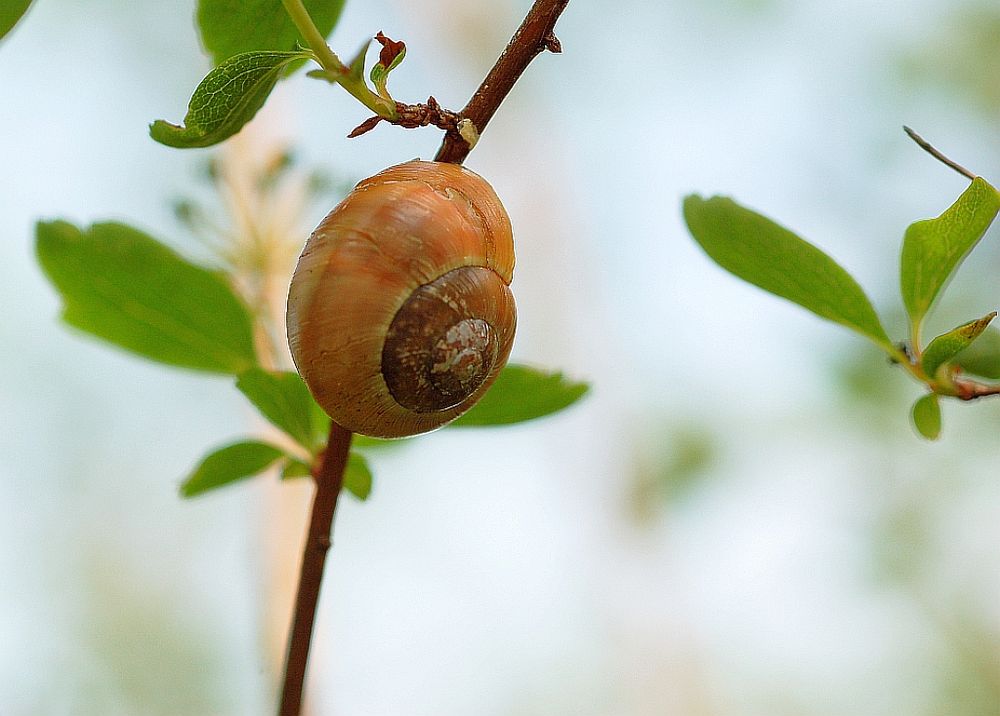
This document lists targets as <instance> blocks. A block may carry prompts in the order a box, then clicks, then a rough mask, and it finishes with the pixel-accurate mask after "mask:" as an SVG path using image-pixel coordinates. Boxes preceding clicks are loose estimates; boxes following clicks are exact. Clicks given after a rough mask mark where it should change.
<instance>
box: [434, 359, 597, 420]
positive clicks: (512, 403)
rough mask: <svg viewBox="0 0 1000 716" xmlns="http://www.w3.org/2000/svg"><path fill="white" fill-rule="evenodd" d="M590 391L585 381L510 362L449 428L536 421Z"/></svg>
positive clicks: (568, 404)
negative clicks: (478, 398) (572, 379)
mask: <svg viewBox="0 0 1000 716" xmlns="http://www.w3.org/2000/svg"><path fill="white" fill-rule="evenodd" d="M588 390H590V386H589V385H587V384H586V383H577V382H574V381H570V380H567V379H566V378H564V377H563V374H562V373H546V372H543V371H540V370H535V369H534V368H528V367H527V366H523V365H508V366H507V367H505V368H504V369H503V370H502V371H500V375H499V376H498V377H497V379H496V382H495V383H494V384H493V385H492V386H491V387H490V389H489V390H488V391H487V392H486V395H484V396H483V397H482V399H481V400H480V401H479V402H478V403H476V404H475V405H474V406H473V407H472V408H471V409H470V410H469V412H467V413H465V414H464V415H462V416H461V417H459V418H458V419H457V420H455V421H454V422H453V423H451V425H450V426H449V427H458V428H462V427H479V426H484V425H509V424H512V423H522V422H524V421H526V420H534V419H535V418H541V417H544V416H546V415H551V414H552V413H556V412H558V411H560V410H562V409H563V408H567V407H569V406H570V405H572V404H573V403H575V402H576V401H578V400H579V399H580V398H582V397H583V396H584V395H586V393H587V391H588Z"/></svg>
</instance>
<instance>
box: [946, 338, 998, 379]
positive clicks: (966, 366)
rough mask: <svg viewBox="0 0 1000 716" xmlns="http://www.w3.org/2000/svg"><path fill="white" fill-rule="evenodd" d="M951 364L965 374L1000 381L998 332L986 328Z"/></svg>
mask: <svg viewBox="0 0 1000 716" xmlns="http://www.w3.org/2000/svg"><path fill="white" fill-rule="evenodd" d="M952 363H954V364H955V365H956V366H958V367H959V368H961V369H962V371H964V372H966V373H971V374H973V375H978V376H980V377H982V378H989V379H990V380H1000V331H998V330H997V329H996V328H987V329H986V330H985V331H983V334H982V335H981V336H979V338H977V339H976V340H975V341H973V342H972V345H970V346H969V347H968V348H966V349H965V350H964V351H962V352H961V353H959V354H958V355H957V356H956V357H955V359H954V360H953V361H952Z"/></svg>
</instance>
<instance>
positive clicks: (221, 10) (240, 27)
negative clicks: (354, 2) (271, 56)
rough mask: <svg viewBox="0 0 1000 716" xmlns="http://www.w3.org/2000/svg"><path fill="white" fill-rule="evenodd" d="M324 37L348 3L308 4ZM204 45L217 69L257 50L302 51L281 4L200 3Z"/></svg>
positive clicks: (252, 0) (266, 0)
mask: <svg viewBox="0 0 1000 716" xmlns="http://www.w3.org/2000/svg"><path fill="white" fill-rule="evenodd" d="M303 4H304V5H305V8H306V10H307V11H308V12H309V15H310V16H311V17H312V19H313V22H314V23H315V24H316V29H318V30H319V31H320V34H322V35H323V37H329V36H330V33H331V32H333V28H334V27H336V25H337V20H338V19H339V18H340V13H341V10H343V7H344V0H304V2H303ZM197 17H198V27H199V28H200V29H201V41H202V44H204V46H205V49H206V50H208V52H209V53H210V54H211V55H212V60H213V61H214V63H215V64H216V65H219V64H222V62H223V61H224V60H227V59H229V58H230V57H232V56H233V55H238V54H241V53H243V52H251V51H253V50H285V51H291V50H295V49H297V48H298V45H299V43H300V42H302V39H301V37H300V35H299V31H298V30H297V29H296V28H295V25H294V23H292V20H291V18H290V17H289V15H288V13H287V12H286V11H285V8H284V6H283V5H282V2H281V0H198V15H197Z"/></svg>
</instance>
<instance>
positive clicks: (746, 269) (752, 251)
mask: <svg viewBox="0 0 1000 716" xmlns="http://www.w3.org/2000/svg"><path fill="white" fill-rule="evenodd" d="M684 220H685V221H686V222H687V225H688V229H689V230H690V232H691V235H692V236H693V237H694V238H695V240H696V241H697V242H698V243H699V244H700V245H701V248H702V249H704V250H705V253H707V254H708V255H709V257H711V258H712V260H714V261H715V262H716V263H717V264H719V266H721V267H722V268H724V269H726V270H727V271H729V272H730V273H732V274H733V275H735V276H738V277H739V278H741V279H743V280H744V281H748V282H750V283H752V284H754V285H755V286H759V287H760V288H762V289H764V290H765V291H769V292H770V293H773V294H774V295H776V296H780V297H782V298H785V299H788V300H789V301H792V302H793V303H797V304H799V305H800V306H802V307H803V308H807V309H809V310H810V311H812V312H813V313H815V314H816V315H818V316H821V317H822V318H826V319H828V320H831V321H834V322H835V323H840V324H842V325H844V326H847V327H848V328H852V329H854V330H855V331H857V332H859V333H860V334H861V335H863V336H865V337H866V338H869V339H870V340H872V341H873V342H874V343H875V344H876V345H878V346H879V347H880V348H883V349H885V350H888V351H889V352H893V351H894V350H895V349H894V348H893V346H892V342H891V341H890V340H889V337H888V336H887V335H886V333H885V328H883V327H882V322H881V321H880V320H879V317H878V314H876V313H875V309H874V308H873V307H872V304H871V302H870V301H869V300H868V297H867V296H866V295H865V292H864V291H863V290H862V288H861V286H859V285H858V283H857V281H855V280H854V279H853V278H852V277H851V275H850V274H849V273H847V271H845V270H844V269H843V268H841V267H840V265H839V264H837V262H836V261H834V260H833V259H831V258H830V257H829V256H827V255H826V254H825V253H823V252H822V251H820V250H819V249H818V248H816V247H815V246H813V245H812V244H810V243H808V242H806V241H804V240H802V239H801V238H799V237H798V236H796V235H795V234H794V233H792V232H791V231H789V230H788V229H786V228H784V227H782V226H779V225H778V224H776V223H774V222H773V221H771V220H770V219H767V218H766V217H763V216H761V215H760V214H757V213H756V212H753V211H751V210H750V209H746V208H744V207H742V206H740V205H739V204H737V203H736V202H735V201H733V200H732V199H729V198H727V197H721V196H714V197H712V198H710V199H703V198H701V197H700V196H696V195H691V196H688V197H687V198H686V199H684Z"/></svg>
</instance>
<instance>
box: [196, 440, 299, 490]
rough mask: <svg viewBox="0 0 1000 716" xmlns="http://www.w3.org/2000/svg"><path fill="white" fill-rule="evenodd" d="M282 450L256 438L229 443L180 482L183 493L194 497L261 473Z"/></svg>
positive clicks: (280, 454)
mask: <svg viewBox="0 0 1000 716" xmlns="http://www.w3.org/2000/svg"><path fill="white" fill-rule="evenodd" d="M283 454H284V453H282V451H281V450H279V449H278V448H276V447H274V446H273V445H268V444H267V443H262V442H257V441H253V440H248V441H245V442H238V443H234V444H232V445H227V446H226V447H224V448H220V449H218V450H215V451H213V452H211V453H209V454H208V455H206V456H205V459H203V460H202V461H201V464H200V465H198V467H196V468H195V470H194V472H192V473H191V474H190V475H189V476H188V478H187V479H186V480H185V481H184V483H183V484H182V485H181V495H182V496H184V497H194V496H195V495H200V494H202V493H203V492H208V491H209V490H214V489H215V488H217V487H222V486H223V485H228V484H230V483H232V482H235V481H237V480H242V479H244V478H247V477H252V476H254V475H259V474H260V473H262V472H264V470H266V469H267V468H268V467H270V466H271V465H273V464H274V463H275V462H277V461H278V460H279V459H280V458H281V457H282V456H283Z"/></svg>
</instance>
